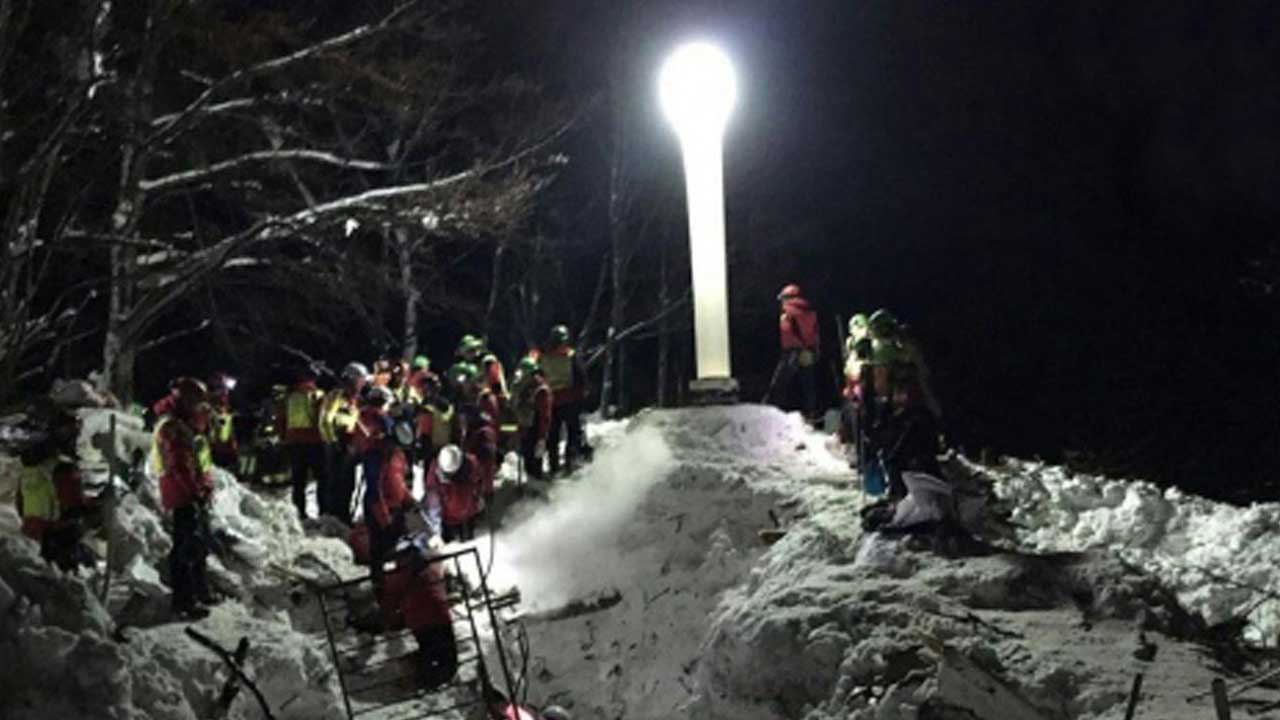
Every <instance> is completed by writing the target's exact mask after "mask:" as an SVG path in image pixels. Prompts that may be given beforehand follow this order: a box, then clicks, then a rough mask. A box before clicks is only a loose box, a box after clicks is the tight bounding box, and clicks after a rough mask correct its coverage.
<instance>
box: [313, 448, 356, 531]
mask: <svg viewBox="0 0 1280 720" xmlns="http://www.w3.org/2000/svg"><path fill="white" fill-rule="evenodd" d="M324 459H325V476H326V484H327V485H328V488H327V490H328V491H327V492H323V493H321V494H320V514H321V515H332V516H334V517H336V518H338V519H339V520H341V521H343V522H344V523H346V524H348V525H350V524H351V496H352V495H354V494H355V492H356V461H355V458H353V457H352V456H351V454H350V453H348V452H347V446H346V444H345V443H328V444H326V445H325V446H324ZM322 489H324V488H322Z"/></svg>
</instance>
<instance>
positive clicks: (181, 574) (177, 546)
mask: <svg viewBox="0 0 1280 720" xmlns="http://www.w3.org/2000/svg"><path fill="white" fill-rule="evenodd" d="M209 534H210V528H209V516H208V514H207V513H206V512H205V511H203V510H201V509H200V508H197V507H196V506H195V505H188V506H186V507H180V508H176V509H175V510H174V511H173V548H172V549H171V550H169V586H170V587H171V588H173V606H174V607H175V608H189V607H191V606H193V605H195V604H196V601H197V600H199V599H204V598H208V597H209V578H208V574H207V571H206V569H205V561H206V559H207V558H208V556H209V540H208V538H209Z"/></svg>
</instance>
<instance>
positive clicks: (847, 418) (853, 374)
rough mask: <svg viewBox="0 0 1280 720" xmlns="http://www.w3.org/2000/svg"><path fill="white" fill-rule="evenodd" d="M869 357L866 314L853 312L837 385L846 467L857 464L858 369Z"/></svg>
mask: <svg viewBox="0 0 1280 720" xmlns="http://www.w3.org/2000/svg"><path fill="white" fill-rule="evenodd" d="M870 357H871V341H870V339H869V338H868V337H867V316H866V315H865V314H864V313H854V315H853V317H851V318H849V334H848V336H847V337H846V338H845V343H844V369H843V375H844V384H843V385H842V387H841V388H840V441H841V442H842V443H844V446H845V449H846V454H847V455H848V459H849V466H850V467H855V468H856V467H857V466H858V459H857V458H858V448H859V447H860V446H861V439H860V433H861V430H860V429H859V426H858V419H859V415H860V413H861V412H862V369H863V366H864V365H865V364H866V361H867V360H868V359H869V358H870Z"/></svg>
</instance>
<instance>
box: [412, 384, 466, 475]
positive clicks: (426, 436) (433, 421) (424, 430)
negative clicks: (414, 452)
mask: <svg viewBox="0 0 1280 720" xmlns="http://www.w3.org/2000/svg"><path fill="white" fill-rule="evenodd" d="M460 438H461V432H460V430H459V428H458V427H457V413H456V411H455V408H454V405H453V403H451V402H450V401H449V398H448V397H447V396H446V395H445V392H444V388H443V386H442V385H441V383H440V378H438V377H436V375H435V374H434V373H431V374H429V375H427V376H426V377H425V378H424V380H423V396H422V405H421V406H420V407H419V410H418V443H419V447H418V450H419V453H418V454H419V455H420V456H421V457H422V459H423V463H422V472H423V473H424V474H425V473H426V472H427V470H428V469H429V468H430V467H431V462H432V461H433V460H434V459H435V457H436V453H437V452H439V451H440V448H442V447H444V446H445V445H448V444H449V443H452V442H455V441H457V440H459V439H460Z"/></svg>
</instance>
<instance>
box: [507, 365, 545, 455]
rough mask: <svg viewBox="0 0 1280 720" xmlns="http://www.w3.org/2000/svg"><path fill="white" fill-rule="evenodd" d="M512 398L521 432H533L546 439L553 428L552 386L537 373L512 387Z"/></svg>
mask: <svg viewBox="0 0 1280 720" xmlns="http://www.w3.org/2000/svg"><path fill="white" fill-rule="evenodd" d="M512 390H513V391H514V393H515V394H514V395H513V396H512V398H511V403H512V406H513V407H514V409H515V415H516V423H517V424H518V425H519V426H520V432H522V433H533V436H534V437H535V438H537V439H538V440H545V439H546V438H547V433H548V431H550V429H551V387H550V386H549V385H547V381H546V380H543V379H542V378H541V377H538V376H537V375H533V376H530V377H528V378H526V379H524V380H522V381H521V382H519V383H517V384H516V385H515V387H513V388H512Z"/></svg>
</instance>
